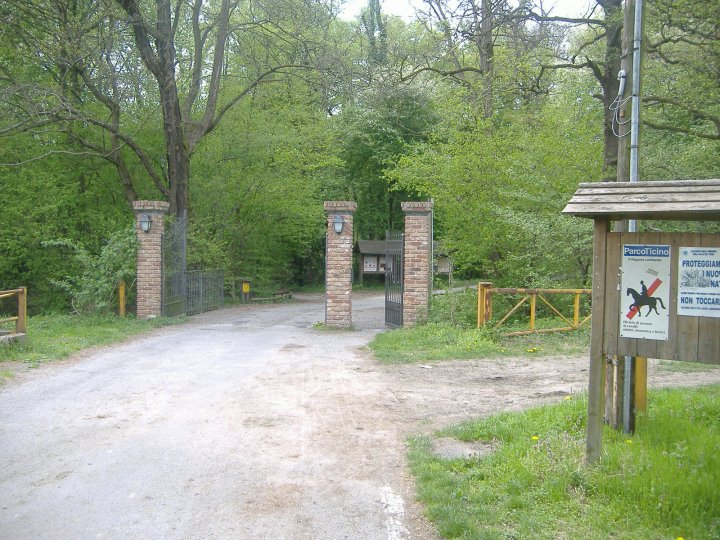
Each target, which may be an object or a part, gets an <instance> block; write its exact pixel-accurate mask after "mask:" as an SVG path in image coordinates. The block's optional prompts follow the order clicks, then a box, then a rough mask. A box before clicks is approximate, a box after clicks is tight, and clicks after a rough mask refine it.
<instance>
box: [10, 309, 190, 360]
mask: <svg viewBox="0 0 720 540" xmlns="http://www.w3.org/2000/svg"><path fill="white" fill-rule="evenodd" d="M186 320H187V318H186V317H177V318H173V319H170V318H167V317H158V318H156V319H150V320H139V319H136V318H134V317H124V318H122V317H117V316H114V315H58V314H53V315H38V316H36V317H30V318H29V319H28V335H27V337H26V339H25V342H23V343H8V344H2V345H0V362H5V361H15V362H29V363H39V362H47V361H51V360H58V359H61V358H65V357H67V356H69V355H71V354H73V353H75V352H77V351H79V350H81V349H85V348H87V347H94V346H97V345H108V344H111V343H117V342H120V341H123V340H125V339H127V338H128V337H130V336H133V335H136V334H140V333H143V332H147V331H148V330H152V329H153V328H158V327H161V326H169V325H174V324H179V323H182V322H185V321H186Z"/></svg>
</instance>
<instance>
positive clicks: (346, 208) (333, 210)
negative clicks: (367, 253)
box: [324, 201, 357, 328]
mask: <svg viewBox="0 0 720 540" xmlns="http://www.w3.org/2000/svg"><path fill="white" fill-rule="evenodd" d="M324 206H325V212H327V237H326V238H327V244H326V248H325V324H326V325H327V326H333V327H337V328H347V327H349V326H351V325H352V253H353V214H354V212H355V209H356V208H357V203H355V202H352V201H325V205H324ZM337 219H342V221H343V226H342V232H340V233H337V232H335V221H336V220H337Z"/></svg>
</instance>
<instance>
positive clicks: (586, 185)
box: [578, 178, 720, 189]
mask: <svg viewBox="0 0 720 540" xmlns="http://www.w3.org/2000/svg"><path fill="white" fill-rule="evenodd" d="M640 184H642V185H644V186H648V187H662V186H673V187H676V188H684V189H687V188H692V187H693V186H720V179H717V178H709V179H707V180H643V181H642V182H640ZM634 185H637V184H636V183H634V182H581V183H580V184H579V185H578V187H579V189H592V188H597V187H599V186H600V187H606V188H609V189H625V188H629V187H633V186H634Z"/></svg>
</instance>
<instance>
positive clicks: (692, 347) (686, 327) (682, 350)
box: [672, 233, 701, 362]
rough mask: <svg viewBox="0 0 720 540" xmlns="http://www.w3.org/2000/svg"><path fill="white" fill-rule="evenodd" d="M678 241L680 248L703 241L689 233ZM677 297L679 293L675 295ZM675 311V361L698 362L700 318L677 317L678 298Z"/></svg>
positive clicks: (679, 235) (678, 236) (674, 269)
mask: <svg viewBox="0 0 720 540" xmlns="http://www.w3.org/2000/svg"><path fill="white" fill-rule="evenodd" d="M677 241H678V242H679V244H680V245H679V246H678V247H683V246H695V245H697V243H698V242H699V241H701V239H700V238H699V236H698V235H697V234H692V233H687V234H678V235H677ZM673 271H674V273H675V274H676V276H675V281H677V279H678V276H677V273H678V268H677V262H676V263H675V268H673ZM675 296H677V292H676V293H675ZM675 302H676V304H675V311H673V313H674V314H676V317H675V319H676V321H677V335H676V346H675V356H674V357H673V358H672V359H673V360H683V361H685V362H696V361H697V353H698V317H687V316H681V315H677V298H676V299H675Z"/></svg>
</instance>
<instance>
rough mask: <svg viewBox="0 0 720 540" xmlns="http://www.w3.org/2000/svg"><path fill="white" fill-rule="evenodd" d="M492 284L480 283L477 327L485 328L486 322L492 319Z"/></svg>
mask: <svg viewBox="0 0 720 540" xmlns="http://www.w3.org/2000/svg"><path fill="white" fill-rule="evenodd" d="M490 289H492V283H490V282H487V281H481V282H479V283H478V302H477V327H478V328H480V327H481V326H484V325H485V323H486V322H488V321H489V320H490V319H492V292H491V291H490Z"/></svg>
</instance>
